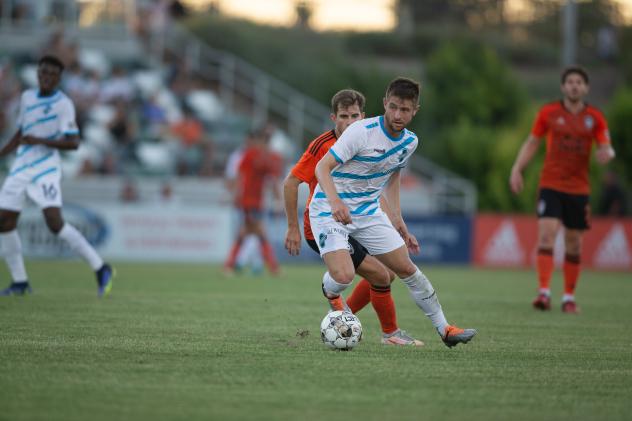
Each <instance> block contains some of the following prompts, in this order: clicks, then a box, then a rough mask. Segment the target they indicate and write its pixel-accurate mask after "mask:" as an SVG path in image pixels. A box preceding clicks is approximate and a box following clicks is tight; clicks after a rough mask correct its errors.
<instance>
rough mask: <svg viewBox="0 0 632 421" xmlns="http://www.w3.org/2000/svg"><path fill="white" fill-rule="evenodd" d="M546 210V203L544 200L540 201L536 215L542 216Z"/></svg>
mask: <svg viewBox="0 0 632 421" xmlns="http://www.w3.org/2000/svg"><path fill="white" fill-rule="evenodd" d="M545 210H546V202H545V201H544V200H540V201H539V202H538V215H543V214H544V211H545Z"/></svg>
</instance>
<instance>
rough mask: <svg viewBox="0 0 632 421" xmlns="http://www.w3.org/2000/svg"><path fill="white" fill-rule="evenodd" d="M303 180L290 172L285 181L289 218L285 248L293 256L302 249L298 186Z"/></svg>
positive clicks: (284, 190) (284, 198) (285, 200)
mask: <svg viewBox="0 0 632 421" xmlns="http://www.w3.org/2000/svg"><path fill="white" fill-rule="evenodd" d="M301 183H302V181H301V180H300V179H299V178H298V177H296V176H295V175H294V174H292V172H290V173H289V174H288V175H287V177H285V181H284V182H283V203H284V205H285V216H286V218H287V232H286V233H285V249H286V250H287V251H288V253H290V255H292V256H298V254H299V253H300V251H301V229H300V227H299V224H298V186H299V185H300V184H301Z"/></svg>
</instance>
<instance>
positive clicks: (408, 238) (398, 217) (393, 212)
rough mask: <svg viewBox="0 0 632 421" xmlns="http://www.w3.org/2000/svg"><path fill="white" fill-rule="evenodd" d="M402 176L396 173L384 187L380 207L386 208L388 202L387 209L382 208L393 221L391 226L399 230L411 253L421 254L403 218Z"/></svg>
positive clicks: (398, 172)
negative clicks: (401, 199)
mask: <svg viewBox="0 0 632 421" xmlns="http://www.w3.org/2000/svg"><path fill="white" fill-rule="evenodd" d="M400 180H401V174H400V171H395V172H394V173H393V174H392V175H391V177H390V178H389V179H388V183H386V186H385V187H384V192H383V198H384V199H385V200H382V199H381V198H380V206H384V202H386V209H385V208H384V207H382V210H384V211H385V212H386V214H387V215H388V218H389V219H390V220H391V224H393V227H395V229H396V230H397V232H398V233H399V235H400V236H401V237H402V238H403V239H404V242H405V243H406V247H408V249H409V250H410V252H411V253H414V254H417V253H419V243H418V242H417V239H416V238H415V236H414V235H412V234H410V233H409V232H408V227H406V223H405V222H404V218H403V217H402V208H401V202H400V199H399V197H400V196H399V191H400V190H399V187H400Z"/></svg>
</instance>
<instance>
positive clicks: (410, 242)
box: [403, 232, 421, 254]
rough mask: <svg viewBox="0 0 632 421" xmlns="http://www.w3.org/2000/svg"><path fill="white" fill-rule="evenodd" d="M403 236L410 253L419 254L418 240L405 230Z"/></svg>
mask: <svg viewBox="0 0 632 421" xmlns="http://www.w3.org/2000/svg"><path fill="white" fill-rule="evenodd" d="M403 238H404V241H405V242H406V247H407V248H408V251H409V252H410V254H419V252H420V251H421V247H419V242H418V241H417V238H416V237H415V236H414V235H412V234H411V233H409V232H407V233H406V234H405V235H404V236H403Z"/></svg>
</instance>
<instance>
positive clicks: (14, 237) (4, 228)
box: [0, 177, 31, 295]
mask: <svg viewBox="0 0 632 421" xmlns="http://www.w3.org/2000/svg"><path fill="white" fill-rule="evenodd" d="M28 182H29V179H28V178H24V177H8V178H7V179H6V180H5V181H4V183H3V185H2V190H0V248H1V250H2V255H3V257H4V260H5V261H6V262H7V266H8V268H9V272H10V273H11V279H12V281H11V284H10V285H9V286H8V287H7V288H5V289H4V290H2V291H0V295H24V293H27V292H31V287H30V285H29V282H28V276H27V274H26V269H25V267H24V258H23V257H22V241H21V240H20V236H19V235H18V231H17V229H16V228H17V223H18V218H19V217H20V212H21V210H22V206H23V205H24V198H25V192H26V185H27V183H28Z"/></svg>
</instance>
